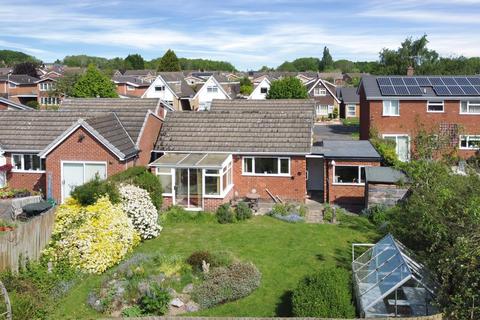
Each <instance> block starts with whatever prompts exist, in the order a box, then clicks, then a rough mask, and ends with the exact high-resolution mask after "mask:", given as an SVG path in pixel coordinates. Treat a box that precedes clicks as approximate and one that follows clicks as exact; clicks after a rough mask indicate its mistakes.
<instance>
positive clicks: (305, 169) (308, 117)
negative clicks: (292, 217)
mask: <svg viewBox="0 0 480 320" xmlns="http://www.w3.org/2000/svg"><path fill="white" fill-rule="evenodd" d="M313 120H314V102H313V101H310V100H214V101H213V102H212V106H211V109H210V111H205V112H198V113H184V112H170V113H168V114H167V116H166V118H165V123H164V125H163V126H162V129H161V132H160V136H159V139H158V141H157V144H156V146H155V150H154V152H155V153H157V154H158V156H159V158H158V159H157V160H155V161H154V162H152V163H151V164H150V167H152V170H153V171H154V172H155V173H156V174H157V175H158V176H159V178H160V179H161V181H162V186H163V189H164V194H163V196H164V203H165V205H167V206H168V205H171V204H175V205H180V206H183V207H185V208H187V209H189V210H202V209H204V210H214V209H215V208H216V207H217V206H218V205H220V204H222V203H225V202H228V201H230V200H231V199H233V198H242V197H245V196H246V195H247V194H249V193H252V192H255V193H257V194H258V195H259V196H260V198H261V199H265V200H271V197H273V196H275V197H279V198H281V199H282V200H284V201H296V202H304V201H305V199H306V197H307V195H310V196H315V197H316V198H317V199H319V201H321V202H323V201H326V202H334V203H340V202H342V201H343V202H344V203H351V204H360V205H361V204H363V203H364V192H365V186H364V183H365V182H364V170H365V169H364V168H365V167H367V166H378V165H379V164H380V156H379V155H378V153H376V151H375V150H374V149H373V147H372V146H371V145H370V143H369V142H368V141H351V142H345V143H350V144H348V145H346V144H345V145H343V146H342V142H323V141H322V142H320V143H317V144H315V146H313V144H312V140H313V139H312V138H313V136H312V128H313ZM351 150H354V152H351Z"/></svg>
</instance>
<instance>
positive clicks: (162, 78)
mask: <svg viewBox="0 0 480 320" xmlns="http://www.w3.org/2000/svg"><path fill="white" fill-rule="evenodd" d="M195 94H196V92H195V90H194V89H193V88H192V87H191V86H190V85H189V84H188V83H187V82H186V81H185V75H184V74H183V72H159V74H158V75H157V77H156V78H155V80H153V81H152V83H151V84H150V86H149V87H148V88H147V90H145V93H144V94H143V95H142V98H157V99H162V100H163V101H165V102H167V103H168V104H170V106H171V107H172V108H173V109H175V110H178V111H181V110H185V111H186V110H195V105H194V104H193V103H192V99H193V97H194V96H195Z"/></svg>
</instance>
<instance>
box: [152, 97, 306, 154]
mask: <svg viewBox="0 0 480 320" xmlns="http://www.w3.org/2000/svg"><path fill="white" fill-rule="evenodd" d="M244 101H247V100H244ZM313 114H314V112H313V108H312V109H311V110H310V108H308V109H306V108H299V109H297V110H295V111H292V109H291V108H289V109H288V110H279V108H276V109H275V110H272V109H269V110H266V109H265V110H263V109H262V110H259V109H257V110H254V109H253V108H250V107H247V108H244V109H242V108H240V107H236V108H232V109H231V110H228V111H205V112H169V113H168V114H167V117H166V119H165V123H164V125H163V126H162V130H161V132H160V137H159V139H158V141H157V144H156V147H155V149H156V150H158V151H171V152H227V153H244V154H247V153H266V154H307V153H309V152H310V149H311V144H312V127H313Z"/></svg>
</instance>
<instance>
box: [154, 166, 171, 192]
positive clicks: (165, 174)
mask: <svg viewBox="0 0 480 320" xmlns="http://www.w3.org/2000/svg"><path fill="white" fill-rule="evenodd" d="M159 169H165V168H158V167H157V168H156V169H155V173H156V175H157V176H170V177H171V178H172V189H171V190H170V192H162V195H163V196H167V197H172V196H173V190H174V189H175V169H174V168H168V169H170V173H167V172H160V170H159ZM162 188H163V186H162Z"/></svg>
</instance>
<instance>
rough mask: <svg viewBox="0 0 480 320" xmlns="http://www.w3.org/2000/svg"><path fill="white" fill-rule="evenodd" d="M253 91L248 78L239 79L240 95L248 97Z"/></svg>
mask: <svg viewBox="0 0 480 320" xmlns="http://www.w3.org/2000/svg"><path fill="white" fill-rule="evenodd" d="M252 91H253V84H252V81H250V79H248V77H243V78H241V79H240V93H241V94H243V95H249V94H250V93H252Z"/></svg>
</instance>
